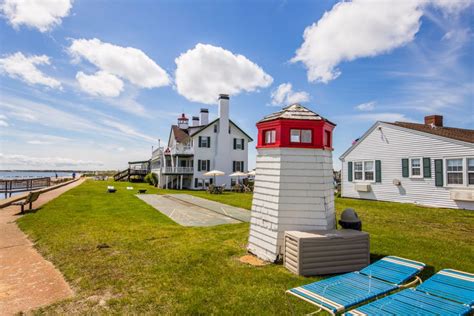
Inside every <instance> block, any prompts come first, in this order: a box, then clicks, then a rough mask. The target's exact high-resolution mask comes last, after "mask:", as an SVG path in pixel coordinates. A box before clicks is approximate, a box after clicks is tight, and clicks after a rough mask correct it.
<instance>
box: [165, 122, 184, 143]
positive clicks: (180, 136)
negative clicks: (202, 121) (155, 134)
mask: <svg viewBox="0 0 474 316" xmlns="http://www.w3.org/2000/svg"><path fill="white" fill-rule="evenodd" d="M171 134H173V135H174V139H175V140H176V142H177V143H182V142H183V141H185V140H186V139H187V138H188V137H189V135H188V131H187V130H184V129H181V128H179V127H178V126H177V125H171V130H170V136H169V137H168V145H169V143H170V140H171Z"/></svg>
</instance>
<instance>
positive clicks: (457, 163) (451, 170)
mask: <svg viewBox="0 0 474 316" xmlns="http://www.w3.org/2000/svg"><path fill="white" fill-rule="evenodd" d="M462 161H463V159H462V158H456V159H446V174H447V181H446V183H447V184H448V185H450V184H454V185H458V184H461V185H462V184H463V168H462Z"/></svg>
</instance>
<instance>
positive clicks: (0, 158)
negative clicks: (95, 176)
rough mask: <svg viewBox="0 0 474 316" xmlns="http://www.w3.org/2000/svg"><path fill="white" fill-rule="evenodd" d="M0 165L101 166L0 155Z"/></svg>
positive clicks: (68, 159) (52, 158)
mask: <svg viewBox="0 0 474 316" xmlns="http://www.w3.org/2000/svg"><path fill="white" fill-rule="evenodd" d="M0 165H9V166H23V167H98V166H103V163H102V162H101V161H94V160H77V159H71V158H62V157H31V156H26V155H8V154H3V153H0Z"/></svg>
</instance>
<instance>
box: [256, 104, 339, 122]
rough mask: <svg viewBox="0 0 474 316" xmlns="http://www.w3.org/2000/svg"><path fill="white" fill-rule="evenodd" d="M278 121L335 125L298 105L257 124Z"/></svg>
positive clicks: (270, 115) (286, 108) (265, 118)
mask: <svg viewBox="0 0 474 316" xmlns="http://www.w3.org/2000/svg"><path fill="white" fill-rule="evenodd" d="M278 119H284V120H315V121H325V122H329V123H331V124H332V125H336V124H334V123H332V122H331V121H329V120H327V119H325V118H324V117H322V116H321V115H319V114H318V113H315V112H313V111H311V110H309V109H307V108H305V107H304V106H302V105H301V104H298V103H295V104H292V105H289V106H287V107H284V108H283V109H282V110H281V111H278V112H275V113H272V114H269V115H267V116H265V117H264V118H263V119H261V120H260V121H259V123H261V122H268V121H273V120H278Z"/></svg>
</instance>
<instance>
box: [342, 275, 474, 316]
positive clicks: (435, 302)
mask: <svg viewBox="0 0 474 316" xmlns="http://www.w3.org/2000/svg"><path fill="white" fill-rule="evenodd" d="M473 308H474V274H471V273H467V272H462V271H457V270H452V269H444V270H441V271H439V272H438V273H436V274H435V275H433V276H432V277H431V278H429V279H428V280H426V281H425V282H424V283H423V284H421V285H419V286H417V287H416V288H411V289H406V290H403V291H400V292H397V293H395V294H392V295H389V296H386V297H384V298H382V299H380V300H376V301H373V302H371V303H369V304H366V305H363V306H360V307H358V308H356V309H353V310H351V311H349V312H347V313H346V314H345V315H395V314H396V315H468V314H469V313H471V312H472V311H473Z"/></svg>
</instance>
